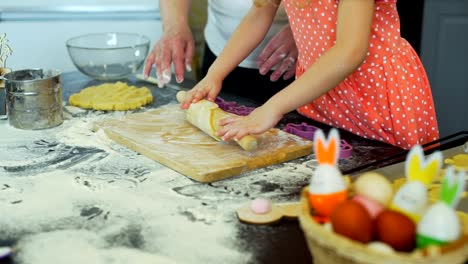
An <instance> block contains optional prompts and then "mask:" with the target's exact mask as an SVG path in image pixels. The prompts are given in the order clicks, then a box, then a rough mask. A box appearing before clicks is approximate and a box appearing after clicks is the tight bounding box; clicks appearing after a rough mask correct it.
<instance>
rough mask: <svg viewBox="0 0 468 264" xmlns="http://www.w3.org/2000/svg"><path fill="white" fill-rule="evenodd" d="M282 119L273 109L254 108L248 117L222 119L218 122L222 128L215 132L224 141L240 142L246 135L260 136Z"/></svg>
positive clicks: (265, 107) (266, 107) (264, 106)
mask: <svg viewBox="0 0 468 264" xmlns="http://www.w3.org/2000/svg"><path fill="white" fill-rule="evenodd" d="M282 117H283V115H282V114H281V113H279V112H277V111H275V109H272V108H271V107H268V106H266V105H263V106H261V107H258V108H256V109H255V110H254V111H252V113H250V114H249V115H248V116H233V117H227V118H223V119H221V120H220V121H219V124H220V125H221V126H222V128H221V129H220V130H218V132H217V136H219V137H221V138H222V139H223V140H224V141H229V140H231V139H233V138H234V139H236V140H240V139H241V138H243V137H244V136H246V135H249V134H252V135H256V134H261V133H263V132H265V131H267V130H268V129H270V128H272V127H274V126H275V125H276V124H277V123H278V122H279V121H280V120H281V118H282Z"/></svg>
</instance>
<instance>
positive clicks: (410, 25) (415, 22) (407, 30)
mask: <svg viewBox="0 0 468 264" xmlns="http://www.w3.org/2000/svg"><path fill="white" fill-rule="evenodd" d="M441 1H442V0H441ZM397 8H398V13H399V15H400V23H401V25H400V27H401V36H402V37H404V38H405V39H406V40H408V42H409V43H411V45H412V46H413V48H414V49H415V50H416V52H417V53H418V54H420V48H421V32H422V21H423V11H424V0H399V1H398V2H397Z"/></svg>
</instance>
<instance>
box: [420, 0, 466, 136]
mask: <svg viewBox="0 0 468 264" xmlns="http://www.w3.org/2000/svg"><path fill="white" fill-rule="evenodd" d="M422 28H423V31H422V41H421V59H422V61H423V64H424V66H425V68H426V71H427V74H428V77H429V81H430V83H431V87H432V93H433V97H434V101H435V106H436V112H437V120H438V122H439V129H440V134H441V136H447V135H450V134H453V133H455V132H458V131H462V130H468V67H467V63H468V51H467V49H468V1H467V0H443V1H442V0H426V1H425V3H424V16H423V27H422Z"/></svg>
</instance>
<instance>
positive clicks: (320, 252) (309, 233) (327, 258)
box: [299, 188, 468, 264]
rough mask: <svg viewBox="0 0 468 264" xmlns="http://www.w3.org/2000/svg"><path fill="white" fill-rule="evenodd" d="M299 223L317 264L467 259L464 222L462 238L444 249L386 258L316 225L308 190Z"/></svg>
mask: <svg viewBox="0 0 468 264" xmlns="http://www.w3.org/2000/svg"><path fill="white" fill-rule="evenodd" d="M301 196H302V197H301V210H300V212H299V222H300V225H301V228H302V230H303V232H304V234H305V237H306V240H307V244H308V246H309V250H310V251H311V254H312V256H313V260H314V262H313V263H314V264H353V263H359V264H364V263H366V264H376V263H385V264H395V263H409V264H429V263H431V264H432V263H434V264H439V263H440V264H457V263H465V261H466V260H467V259H468V223H467V220H466V219H465V218H462V221H464V222H463V227H464V229H463V230H464V231H463V233H464V235H463V237H462V238H461V239H460V240H458V241H457V242H454V243H452V244H450V245H448V246H445V247H442V248H440V247H428V248H427V249H424V250H415V251H414V252H412V253H403V252H398V253H395V254H385V253H382V252H377V251H375V250H372V249H370V248H368V247H367V246H366V245H365V244H362V243H359V242H355V241H353V240H351V239H348V238H346V237H344V236H341V235H338V234H335V233H333V232H330V231H328V230H326V229H325V228H323V227H322V226H321V225H320V224H317V223H316V222H315V221H314V220H313V219H312V217H311V214H310V212H311V210H310V207H309V202H308V199H307V197H308V188H304V189H303V191H302V195H301Z"/></svg>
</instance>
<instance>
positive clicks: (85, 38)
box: [66, 32, 150, 80]
mask: <svg viewBox="0 0 468 264" xmlns="http://www.w3.org/2000/svg"><path fill="white" fill-rule="evenodd" d="M66 45H67V49H68V54H69V55H70V58H71V60H72V61H73V64H75V66H76V67H77V68H78V70H79V71H80V72H82V73H84V74H86V75H88V76H90V77H92V78H94V79H98V80H118V79H122V78H124V77H127V76H128V75H130V74H133V73H135V72H136V71H137V70H138V69H139V68H140V67H141V65H142V64H143V62H144V61H145V58H146V56H147V55H148V51H149V48H150V40H149V38H147V37H146V36H143V35H139V34H133V33H112V32H110V33H96V34H87V35H82V36H77V37H74V38H71V39H69V40H67V42H66Z"/></svg>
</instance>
